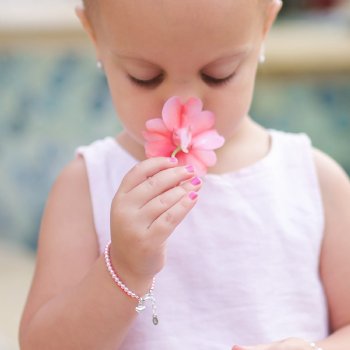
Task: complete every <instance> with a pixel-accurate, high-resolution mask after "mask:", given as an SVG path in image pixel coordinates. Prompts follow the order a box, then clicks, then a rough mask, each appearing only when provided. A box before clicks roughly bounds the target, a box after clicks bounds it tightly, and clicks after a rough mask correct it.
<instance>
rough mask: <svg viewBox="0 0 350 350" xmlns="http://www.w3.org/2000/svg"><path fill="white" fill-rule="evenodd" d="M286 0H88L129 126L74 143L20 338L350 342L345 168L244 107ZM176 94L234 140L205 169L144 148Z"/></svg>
mask: <svg viewBox="0 0 350 350" xmlns="http://www.w3.org/2000/svg"><path fill="white" fill-rule="evenodd" d="M281 6H282V4H281V2H280V1H278V0H220V1H217V0H205V1H203V0H186V1H185V0H178V1H172V0H162V1H160V0H158V1H157V0H147V1H141V0H99V1H97V0H86V2H85V7H84V8H79V9H77V14H78V16H79V18H80V20H81V22H82V24H83V26H84V28H85V29H86V31H87V33H88V34H89V36H90V38H91V39H92V42H93V43H94V45H95V48H96V55H97V59H98V61H99V62H100V63H99V65H100V66H101V67H103V70H104V72H105V74H106V77H107V80H108V84H109V87H110V91H111V95H112V99H113V102H114V105H115V108H116V110H117V114H118V116H119V118H120V120H121V122H122V124H123V127H124V129H123V131H122V132H121V133H120V134H119V135H118V136H117V137H116V138H112V137H107V138H105V139H103V140H99V141H96V142H94V143H93V144H91V145H89V146H85V147H80V148H79V149H78V151H77V157H76V159H74V160H73V161H72V162H71V164H69V165H68V166H67V167H66V168H65V169H64V170H63V172H62V174H61V175H60V176H59V178H58V180H57V182H56V183H55V185H54V186H53V189H52V192H51V194H50V196H49V199H48V202H47V206H46V209H45V212H44V215H43V220H42V226H41V232H40V239H39V248H38V257H37V266H36V272H35V276H34V279H33V284H32V287H31V290H30V293H29V297H28V301H27V305H26V307H25V310H24V314H23V317H22V322H21V329H20V343H21V349H22V350H56V349H59V350H62V349H64V350H78V349H84V350H88V349H91V350H92V349H94V350H97V349H98V350H102V349H104V350H108V349H110V350H112V349H113V350H116V349H122V350H126V349H127V350H136V349H147V350H148V349H149V350H150V349H152V350H158V349H164V350H175V349H176V350H179V349H186V350H189V349H193V350H194V349H196V350H198V349H211V350H214V349H218V350H219V349H220V350H224V349H227V350H229V349H233V348H234V349H236V350H239V349H249V350H272V349H273V350H312V349H321V348H322V349H323V350H349V349H350V298H349V295H350V278H349V276H350V234H349V233H350V215H348V214H349V207H350V184H349V180H348V178H347V176H346V175H345V173H344V171H343V170H342V169H341V168H340V167H339V166H338V165H337V164H336V163H335V162H334V161H333V160H332V159H330V158H329V157H328V156H326V155H324V154H323V153H322V152H320V151H318V150H315V149H313V148H312V146H311V144H310V140H309V138H308V137H307V136H306V135H305V134H291V133H284V132H279V131H276V130H266V129H264V128H263V127H261V126H259V125H257V124H256V123H255V122H254V121H253V120H252V119H251V118H250V117H249V115H248V111H249V108H250V105H251V100H252V95H253V88H254V81H255V76H256V70H257V66H258V64H259V61H263V47H264V41H265V39H266V37H267V35H268V32H269V30H270V28H271V25H272V24H273V22H274V20H275V17H276V15H277V14H278V12H279V10H280V8H281ZM172 96H178V98H179V100H180V101H181V103H182V104H184V105H186V103H189V102H188V101H193V98H195V99H200V100H201V101H203V104H204V107H203V108H204V109H205V110H209V111H211V112H213V113H214V115H215V117H216V119H215V129H217V131H218V133H219V134H220V135H222V136H223V137H224V138H225V140H226V142H225V144H224V146H223V147H221V148H220V149H218V150H217V151H216V156H217V162H216V164H215V165H214V166H213V167H211V168H209V172H208V174H207V175H204V176H202V177H201V178H199V177H198V176H197V175H198V174H197V172H196V169H194V167H193V166H192V165H193V164H180V163H179V162H178V161H177V160H176V159H174V158H172V157H170V155H169V157H151V158H149V159H146V156H145V148H144V146H145V140H144V136H143V135H144V133H143V132H144V131H145V125H146V122H147V121H148V120H149V119H152V118H155V117H159V116H160V115H161V113H162V108H163V105H164V103H165V102H166V101H167V100H168V99H169V98H171V97H172ZM191 98H192V100H191ZM198 101H199V100H197V102H198ZM169 113H170V112H169ZM212 163H214V161H213V162H212ZM110 240H111V244H110V245H109V244H108V243H109V241H110ZM106 247H107V248H106ZM107 267H108V268H107ZM113 271H114V272H115V273H114V272H113ZM155 276H156V280H155V283H154V277H155ZM118 282H119V285H118ZM128 292H129V294H128ZM141 297H142V298H144V299H140V298H141ZM145 307H146V310H145V311H142V312H140V313H137V312H136V311H135V308H137V309H138V311H140V310H141V309H144V308H145ZM152 320H153V322H152Z"/></svg>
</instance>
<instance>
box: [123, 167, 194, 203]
mask: <svg viewBox="0 0 350 350" xmlns="http://www.w3.org/2000/svg"><path fill="white" fill-rule="evenodd" d="M193 175H194V169H193V167H192V166H181V167H175V168H171V169H165V170H162V171H160V172H158V173H157V174H155V175H153V176H151V177H148V178H147V179H146V180H145V181H143V182H142V183H140V184H139V185H138V186H136V187H134V188H133V189H132V190H131V191H129V192H128V201H131V202H132V203H134V205H136V206H138V207H139V208H140V209H141V208H142V207H143V206H144V205H146V204H147V203H148V202H150V201H151V200H153V199H154V198H156V197H157V196H159V195H160V194H162V193H164V192H166V191H168V190H170V189H171V188H174V187H176V186H178V185H179V184H180V183H182V182H184V181H186V180H188V179H190V178H192V177H193Z"/></svg>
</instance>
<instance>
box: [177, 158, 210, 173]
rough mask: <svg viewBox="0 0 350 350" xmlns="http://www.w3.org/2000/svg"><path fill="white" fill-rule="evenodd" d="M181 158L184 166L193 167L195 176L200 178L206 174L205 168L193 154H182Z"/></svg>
mask: <svg viewBox="0 0 350 350" xmlns="http://www.w3.org/2000/svg"><path fill="white" fill-rule="evenodd" d="M181 157H182V158H183V164H184V165H192V166H193V167H194V172H195V174H196V175H198V176H202V175H205V174H206V173H207V166H206V165H205V164H204V163H203V162H202V161H201V160H200V159H198V158H197V157H196V156H195V155H194V154H193V153H188V154H185V153H182V154H181Z"/></svg>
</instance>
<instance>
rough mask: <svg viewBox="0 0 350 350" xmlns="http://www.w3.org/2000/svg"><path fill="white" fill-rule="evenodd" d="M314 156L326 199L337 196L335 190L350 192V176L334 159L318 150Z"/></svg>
mask: <svg viewBox="0 0 350 350" xmlns="http://www.w3.org/2000/svg"><path fill="white" fill-rule="evenodd" d="M313 155H314V160H315V165H316V169H317V174H318V178H319V182H320V186H321V191H322V195H323V196H324V197H325V198H324V199H327V197H328V196H331V197H333V196H334V195H336V193H335V192H334V190H337V189H338V190H341V189H345V190H346V189H347V190H348V191H349V190H350V181H349V177H348V175H347V174H346V172H345V171H344V170H343V169H342V167H341V166H340V165H339V164H338V163H337V162H336V161H335V160H334V159H332V158H331V157H330V156H328V155H327V154H325V153H324V152H322V151H320V150H318V149H316V148H314V150H313ZM335 187H336V188H335Z"/></svg>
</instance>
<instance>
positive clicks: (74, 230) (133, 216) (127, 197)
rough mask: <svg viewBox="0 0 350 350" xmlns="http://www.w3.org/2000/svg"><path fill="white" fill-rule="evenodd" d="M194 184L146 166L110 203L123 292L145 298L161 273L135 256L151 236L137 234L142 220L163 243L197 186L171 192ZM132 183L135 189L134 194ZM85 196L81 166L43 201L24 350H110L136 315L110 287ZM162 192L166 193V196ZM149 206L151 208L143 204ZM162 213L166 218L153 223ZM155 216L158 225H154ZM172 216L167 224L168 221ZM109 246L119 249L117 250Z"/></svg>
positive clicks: (160, 166)
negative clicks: (172, 197)
mask: <svg viewBox="0 0 350 350" xmlns="http://www.w3.org/2000/svg"><path fill="white" fill-rule="evenodd" d="M152 173H153V174H154V176H152ZM148 175H150V176H152V177H151V178H153V182H157V181H158V184H157V185H161V186H158V187H162V188H163V190H164V192H165V193H164V194H163V193H160V194H158V193H157V190H155V188H154V186H153V187H152V183H151V181H149V180H147V178H148ZM192 176H193V174H190V173H188V172H186V170H185V169H184V168H183V167H177V166H176V163H175V164H174V163H173V164H171V162H169V160H168V159H165V158H157V159H153V160H147V161H145V162H142V163H140V164H139V165H138V166H137V167H136V169H133V171H131V173H130V174H128V175H127V176H126V177H125V178H124V183H123V184H122V185H121V186H120V188H119V190H118V192H119V193H117V194H116V196H115V198H114V200H113V204H112V214H111V215H112V229H111V230H112V248H113V254H114V255H113V254H112V262H113V265H114V267H115V268H116V270H117V271H118V273H119V274H120V276H121V278H122V279H124V282H125V283H126V285H127V286H128V287H129V288H130V289H131V290H133V291H134V292H136V293H137V294H139V295H144V294H145V293H146V292H147V291H148V289H149V287H150V285H151V281H152V277H153V276H152V273H153V272H154V271H156V270H159V269H160V268H161V267H162V266H161V264H158V265H157V266H155V263H154V261H153V260H152V259H151V257H154V256H155V255H154V254H153V253H152V254H150V256H149V257H148V260H147V259H146V260H145V261H148V262H149V264H144V262H145V261H144V262H142V261H140V260H138V258H139V257H140V256H141V255H140V254H139V255H137V254H136V253H140V245H138V244H137V233H139V234H142V235H144V237H143V240H142V239H141V238H140V237H139V243H143V246H141V249H144V248H145V247H146V243H145V242H146V241H147V239H148V237H147V235H145V231H147V230H149V231H152V229H151V228H150V229H147V230H145V228H144V227H141V226H142V225H141V224H142V223H144V221H142V220H141V218H142V216H143V217H144V219H147V220H148V221H149V220H151V221H153V223H154V224H157V225H158V230H157V231H156V232H155V231H153V233H156V235H155V236H154V237H153V239H155V238H157V234H158V237H159V235H162V237H161V239H164V238H165V237H166V236H168V235H169V234H170V233H171V232H172V230H173V229H174V227H175V226H176V225H177V224H178V223H179V222H180V221H181V220H182V219H183V217H184V216H185V215H186V214H187V213H188V212H189V211H190V209H191V208H192V207H193V205H194V203H195V201H191V199H190V198H188V196H186V193H187V192H188V191H190V190H192V189H195V190H196V189H199V186H197V187H195V188H193V186H192V185H191V184H190V183H189V182H186V183H185V184H183V185H181V186H177V184H179V183H180V182H181V181H184V180H188V179H189V178H191V177H192ZM140 179H141V180H140ZM140 182H141V183H140ZM159 182H162V183H161V184H160V183H159ZM137 183H139V186H138V187H137V188H135V186H136V185H137ZM154 184H155V183H154ZM191 186H192V187H191ZM88 188H89V185H88V179H87V175H86V169H85V164H84V162H83V160H82V159H81V158H79V159H77V160H75V161H73V162H72V164H71V165H70V166H68V167H67V168H66V169H65V170H64V172H63V173H62V174H61V176H60V177H59V179H58V180H57V182H56V184H55V185H54V187H53V189H52V192H51V194H50V196H49V199H48V203H47V206H46V209H45V213H44V216H43V221H42V226H41V232H40V239H39V247H38V256H37V265H36V271H35V276H34V280H33V284H32V287H31V291H30V294H29V297H28V301H27V305H26V308H25V311H24V314H23V317H22V321H21V327H20V343H21V349H22V350H38V349H45V350H55V349H57V350H58V349H59V350H62V349H64V350H73V349H74V350H78V349H84V350H88V349H94V350H95V349H101V350H102V349H104V350H108V349H113V350H114V349H116V347H117V346H118V344H120V343H121V342H122V340H123V339H124V337H125V335H126V333H127V332H128V329H129V327H130V325H131V324H132V322H133V320H134V319H135V317H136V315H137V314H136V312H135V306H136V305H137V302H135V299H131V298H129V297H128V296H126V295H125V294H124V293H123V292H122V291H121V290H120V289H119V288H118V287H117V286H116V285H115V283H114V282H113V280H112V278H111V276H110V275H109V273H108V271H107V269H106V265H105V262H104V257H103V256H100V254H99V250H98V243H97V239H96V233H95V231H94V224H93V216H92V208H91V199H90V195H89V189H88ZM167 188H171V190H170V191H167V190H166V189H167ZM145 189H146V192H143V193H142V190H145ZM158 192H159V190H158ZM174 192H176V193H177V196H178V197H179V198H180V199H179V200H177V201H175V202H176V203H175V204H174V203H170V202H169V201H170V197H169V193H172V194H173V195H174ZM132 196H133V197H132ZM121 197H122V199H123V202H124V203H125V204H126V203H128V204H127V205H124V206H123V208H122V210H123V215H120V213H118V210H119V209H118V202H120V198H121ZM141 197H142V200H143V202H144V204H145V205H144V208H145V209H148V213H147V212H146V213H145V210H144V209H140V210H139V213H138V212H137V210H138V208H139V205H140V203H135V201H136V202H137V200H138V199H140V198H141ZM150 198H153V199H155V200H153V201H152V200H151V201H149V199H150ZM160 199H161V200H160ZM165 199H167V200H168V202H169V204H167V203H165V201H164V200H165ZM175 199H176V198H175ZM148 201H149V203H152V204H153V205H152V206H151V207H150V206H147V205H146V204H148V203H147V202H148ZM170 204H172V205H170ZM161 211H164V213H165V214H164V215H160V216H159V212H161ZM157 212H158V215H157V217H155V218H153V219H152V215H154V214H155V213H157ZM170 214H172V216H171V218H172V220H171V221H170V220H168V221H167V220H166V219H169V217H170ZM138 215H139V216H138ZM114 216H117V218H115V217H114ZM118 216H122V217H123V220H124V223H125V224H130V222H131V221H132V222H134V223H135V222H136V223H138V225H139V227H138V226H135V229H137V230H138V229H139V230H140V232H128V231H126V230H125V227H124V228H123V226H122V225H123V224H124V223H123V222H121V221H120V218H119V219H118ZM158 216H159V218H158ZM138 219H140V220H138ZM162 219H163V221H162ZM164 219H165V221H164ZM113 221H115V222H114V224H113ZM153 223H152V224H153ZM116 225H119V227H118V226H116ZM129 227H130V225H129ZM116 228H118V229H116ZM141 231H142V232H141ZM128 233H130V234H133V237H130V235H128ZM128 239H129V242H128ZM115 242H117V243H118V244H121V245H122V244H124V247H119V246H118V247H117V246H116V243H115ZM130 243H132V244H133V246H130ZM148 246H149V247H150V246H151V245H150V244H148ZM152 247H153V248H154V250H155V252H156V253H157V254H158V255H159V256H162V255H164V244H162V248H163V251H160V249H157V248H159V246H158V247H157V246H156V245H153V246H152ZM118 250H120V252H121V253H122V252H127V253H128V257H129V259H130V260H129V261H127V260H126V259H125V257H124V256H121V255H122V254H119V253H118ZM149 253H150V252H149ZM156 258H158V256H157V257H156ZM117 259H118V261H117ZM142 267H147V273H144V272H142V271H141V272H140V269H141V268H142ZM136 269H139V271H138V272H139V273H138V274H137V273H133V272H134V271H135V270H136ZM140 317H142V315H140ZM147 321H148V320H147ZM149 322H151V320H149Z"/></svg>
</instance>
